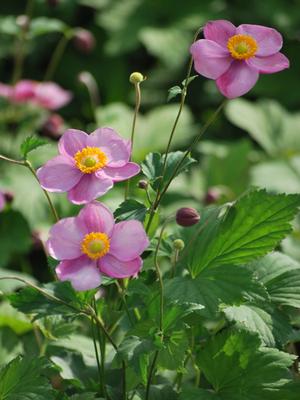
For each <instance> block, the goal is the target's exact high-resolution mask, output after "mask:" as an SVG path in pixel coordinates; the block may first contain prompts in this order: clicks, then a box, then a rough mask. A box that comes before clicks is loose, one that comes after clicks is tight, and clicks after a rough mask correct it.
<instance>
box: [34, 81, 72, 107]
mask: <svg viewBox="0 0 300 400" xmlns="http://www.w3.org/2000/svg"><path fill="white" fill-rule="evenodd" d="M34 92H35V93H34V102H35V103H36V104H38V105H39V106H40V107H43V108H46V109H48V110H56V109H57V108H61V107H63V106H64V105H66V104H67V103H69V102H70V100H71V98H72V95H71V93H70V92H68V91H66V90H64V89H62V88H61V87H60V86H59V85H57V84H56V83H54V82H40V83H38V84H36V86H35V90H34Z"/></svg>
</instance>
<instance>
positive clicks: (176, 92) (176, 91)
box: [167, 86, 182, 101]
mask: <svg viewBox="0 0 300 400" xmlns="http://www.w3.org/2000/svg"><path fill="white" fill-rule="evenodd" d="M181 92H182V89H181V87H180V86H173V87H171V88H170V89H169V90H168V98H167V101H170V100H172V99H174V97H176V96H178V95H179V94H181Z"/></svg>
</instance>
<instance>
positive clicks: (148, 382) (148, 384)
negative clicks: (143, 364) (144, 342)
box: [145, 350, 159, 400]
mask: <svg viewBox="0 0 300 400" xmlns="http://www.w3.org/2000/svg"><path fill="white" fill-rule="evenodd" d="M158 353H159V351H158V350H156V352H155V354H154V357H153V360H152V364H151V366H150V371H149V375H148V380H147V386H146V396H145V400H149V396H150V386H151V382H152V377H153V374H154V370H155V365H156V361H157V357H158Z"/></svg>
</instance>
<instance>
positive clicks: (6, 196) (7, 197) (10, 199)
mask: <svg viewBox="0 0 300 400" xmlns="http://www.w3.org/2000/svg"><path fill="white" fill-rule="evenodd" d="M14 197H15V196H14V194H13V193H12V192H4V199H5V202H6V203H8V204H11V203H12V202H13V200H14Z"/></svg>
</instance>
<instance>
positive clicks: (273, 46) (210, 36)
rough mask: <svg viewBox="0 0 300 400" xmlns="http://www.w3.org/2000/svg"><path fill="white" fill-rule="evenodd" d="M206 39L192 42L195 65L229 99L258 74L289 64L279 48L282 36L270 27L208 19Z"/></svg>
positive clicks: (241, 92) (277, 70) (238, 93)
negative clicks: (237, 24)
mask: <svg viewBox="0 0 300 400" xmlns="http://www.w3.org/2000/svg"><path fill="white" fill-rule="evenodd" d="M204 37H205V39H200V40H197V41H196V42H195V43H193V44H192V46H191V54H192V56H193V59H194V64H195V69H196V71H197V72H198V73H199V74H200V75H203V76H205V77H206V78H210V79H214V80H216V84H217V87H218V89H219V90H220V92H221V93H222V94H223V95H224V96H225V97H228V98H229V99H232V98H235V97H239V96H242V95H243V94H245V93H247V92H248V91H249V90H250V89H252V87H253V86H254V85H255V84H256V82H257V80H258V77H259V74H272V73H274V72H279V71H282V70H283V69H285V68H288V67H289V60H288V59H287V57H286V56H285V55H283V54H282V53H280V52H279V50H280V49H281V47H282V36H281V34H280V33H279V32H277V31H276V30H275V29H273V28H267V27H265V26H261V25H247V24H243V25H240V26H238V27H237V28H236V27H235V26H234V25H233V24H232V23H231V22H229V21H226V20H217V21H210V22H208V23H207V24H206V25H205V27H204Z"/></svg>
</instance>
